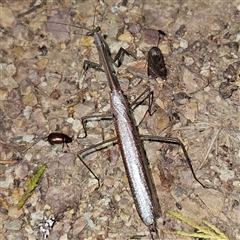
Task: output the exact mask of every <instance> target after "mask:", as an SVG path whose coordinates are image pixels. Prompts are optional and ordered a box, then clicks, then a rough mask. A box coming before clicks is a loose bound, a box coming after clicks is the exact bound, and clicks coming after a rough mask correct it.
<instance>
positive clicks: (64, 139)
mask: <svg viewBox="0 0 240 240" xmlns="http://www.w3.org/2000/svg"><path fill="white" fill-rule="evenodd" d="M47 139H48V142H49V143H50V144H52V145H53V144H61V143H62V144H63V147H64V143H65V144H66V145H67V144H68V143H70V142H72V138H71V137H69V136H68V135H66V134H64V133H50V134H49V135H48V137H47ZM67 146H68V145H67Z"/></svg>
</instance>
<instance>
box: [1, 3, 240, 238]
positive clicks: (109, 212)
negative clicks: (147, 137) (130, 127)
mask: <svg viewBox="0 0 240 240" xmlns="http://www.w3.org/2000/svg"><path fill="white" fill-rule="evenodd" d="M0 4H1V5H0V12H1V15H0V18H1V21H0V25H1V40H0V41H1V50H0V56H1V68H0V71H1V82H0V100H1V102H0V104H1V105H0V106H1V108H0V118H1V124H0V131H1V135H0V136H1V138H0V148H1V157H0V161H1V162H0V163H1V165H0V190H1V193H0V203H1V204H0V215H1V216H0V219H1V220H2V221H1V224H0V238H1V239H9V240H17V239H31V240H35V239H44V235H46V232H45V233H44V232H43V227H44V228H47V227H46V225H47V224H46V221H47V220H49V219H51V218H55V220H56V221H55V224H54V226H53V228H50V235H49V237H48V239H50V240H52V239H54V240H56V239H61V240H65V239H99V240H100V239H130V238H131V239H151V236H150V235H149V232H148V229H147V227H146V226H145V225H144V224H143V223H142V221H141V219H140V217H139V216H138V214H137V211H136V209H135V206H134V202H133V198H132V195H131V193H130V189H129V186H128V180H127V177H126V174H125V170H124V166H123V163H122V160H121V156H120V153H119V149H118V147H117V146H109V147H106V148H104V149H102V150H101V151H92V154H89V155H87V156H85V161H86V162H87V164H88V166H89V167H90V168H91V169H92V171H93V172H94V173H95V174H96V175H97V176H99V178H100V182H101V187H100V188H98V184H97V181H96V179H95V178H94V177H93V175H92V174H91V173H90V172H89V171H88V170H87V168H86V167H85V166H84V165H83V164H82V162H81V161H80V160H79V158H77V153H78V152H79V151H80V150H81V149H83V148H84V147H87V146H91V145H92V144H96V143H98V142H101V141H102V140H103V139H105V140H106V139H109V138H112V137H114V136H115V131H114V127H113V124H112V121H111V120H105V121H88V123H87V128H88V136H87V137H86V138H81V137H82V136H83V135H84V132H83V127H82V124H81V118H82V117H84V116H88V115H96V114H98V115H99V114H104V113H106V112H109V111H110V103H109V88H108V84H107V82H106V77H105V74H104V72H101V71H96V70H95V69H89V70H87V71H84V70H83V62H84V60H89V61H93V62H98V61H99V57H98V55H97V51H96V48H95V46H94V43H93V39H92V37H87V36H86V35H85V34H86V29H92V26H93V23H94V24H95V25H99V26H100V27H101V33H102V35H106V36H107V38H106V42H107V43H108V45H109V47H110V49H111V53H112V54H113V56H114V55H115V54H116V53H117V50H118V49H119V48H120V47H124V48H125V49H127V50H128V51H129V52H130V53H131V54H132V55H133V56H135V58H133V57H131V56H126V57H125V59H124V61H123V65H122V66H121V67H120V68H118V69H117V70H116V71H117V72H118V76H119V77H118V78H119V82H120V85H121V86H122V89H123V90H124V92H125V94H126V95H127V96H128V99H129V101H130V102H132V101H133V100H134V99H135V98H136V97H137V96H138V95H139V93H141V92H143V91H144V89H145V88H146V86H148V87H150V88H151V89H152V90H153V92H154V101H153V108H154V110H155V112H154V114H153V115H152V116H149V114H145V113H146V110H147V109H148V103H147V101H145V102H143V104H141V105H139V106H138V107H137V108H136V109H135V110H134V116H135V118H136V122H137V123H140V125H139V132H140V133H141V134H151V135H159V136H167V137H177V138H179V139H181V141H182V142H183V143H184V145H185V146H186V149H187V151H188V154H189V156H190V158H191V161H192V164H193V168H194V169H195V171H196V175H197V176H198V178H199V179H200V181H202V182H203V183H204V184H206V185H211V186H212V188H210V189H205V188H203V187H202V186H200V185H199V183H197V182H196V181H195V180H194V179H193V177H192V175H191V172H190V170H189V168H188V167H187V165H186V162H185V159H184V155H183V153H182V151H181V150H180V149H179V147H178V146H175V145H171V144H170V145H169V144H160V143H155V142H151V143H149V142H145V143H144V147H145V150H146V153H147V156H148V160H149V163H150V165H151V172H152V175H153V179H154V183H155V186H156V191H157V195H158V198H159V201H160V205H161V216H160V218H159V219H158V220H157V228H158V231H159V232H160V233H161V234H160V235H161V239H164V240H167V239H168V240H170V239H193V238H190V237H180V236H177V235H175V234H174V231H175V230H184V231H187V232H192V231H193V229H192V228H190V227H188V226H186V224H184V223H183V222H180V221H178V220H176V219H174V218H173V217H171V216H170V215H168V214H167V211H168V210H169V209H171V210H174V211H176V212H179V213H181V214H182V215H184V216H186V217H188V218H189V219H191V220H193V221H195V222H197V223H201V220H203V219H206V220H208V221H209V222H211V223H212V224H214V225H215V226H216V227H218V228H219V229H220V230H221V231H222V232H224V233H225V234H226V235H227V236H228V238H229V239H231V240H235V239H236V240H237V239H238V240H240V227H239V226H240V204H239V197H240V178H239V174H238V173H239V172H240V150H239V142H240V125H239V122H240V121H239V120H240V114H239V105H240V95H239V86H240V61H239V53H240V48H239V42H240V1H239V0H232V1H230V0H218V1H207V0H203V1H187V0H185V1H184V0H182V1H181V0H170V1H160V0H158V1H157V0H156V1H154V0H150V1H146V2H143V1H142V0H140V1H134V0H129V1H127V0H123V1H116V0H113V1H110V0H108V1H105V2H100V4H98V5H97V4H96V1H95V0H91V1H78V0H75V1H74V0H73V1H67V0H62V1H53V0H45V1H44V0H42V1H41V0H39V1H38V0H35V1H30V0H23V1H11V0H10V1H7V0H5V1H1V3H0ZM96 5H97V7H96ZM76 26H82V27H84V28H85V30H84V29H82V28H80V27H76ZM157 30H161V31H162V32H164V33H165V35H164V36H161V38H160V39H159V33H158V31H157ZM157 45H158V47H159V48H160V49H161V51H162V53H163V55H164V59H165V63H166V67H167V73H168V74H167V78H166V79H161V78H156V79H154V78H148V77H147V67H146V66H147V64H146V58H147V52H148V50H149V49H150V48H151V47H152V46H157ZM144 115H145V117H144V119H142V118H143V116H144ZM51 132H61V133H65V134H67V135H69V136H71V137H72V138H73V142H72V143H69V144H68V146H69V147H67V146H66V145H64V147H62V145H61V144H55V145H50V144H49V143H48V141H47V140H46V138H47V136H48V135H49V134H50V133H51ZM43 164H46V165H47V168H46V170H45V172H44V173H43V175H42V177H41V178H40V180H39V183H38V186H37V187H36V188H35V190H34V191H33V192H32V195H31V196H30V197H29V198H28V199H27V201H26V203H25V204H24V206H23V207H22V208H21V209H19V210H18V209H17V204H18V201H19V199H20V198H21V196H22V194H23V193H24V191H26V189H27V187H26V186H27V176H31V177H33V175H34V174H35V173H36V172H37V171H38V169H39V168H40V167H41V166H42V165H43ZM176 203H179V204H180V205H181V210H180V209H178V208H177V206H176ZM48 223H49V224H50V221H48ZM39 224H43V225H42V227H41V226H40V225H39Z"/></svg>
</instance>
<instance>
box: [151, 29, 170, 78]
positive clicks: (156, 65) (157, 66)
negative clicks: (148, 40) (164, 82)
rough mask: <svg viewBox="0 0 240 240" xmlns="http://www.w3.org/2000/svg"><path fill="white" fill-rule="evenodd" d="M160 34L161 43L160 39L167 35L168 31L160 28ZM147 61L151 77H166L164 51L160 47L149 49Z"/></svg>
mask: <svg viewBox="0 0 240 240" xmlns="http://www.w3.org/2000/svg"><path fill="white" fill-rule="evenodd" d="M158 34H159V40H158V44H159V41H160V39H162V38H163V37H164V36H166V33H165V32H163V31H162V30H158ZM158 44H157V45H158ZM147 62H148V70H147V71H148V76H149V77H151V78H157V77H160V78H162V79H166V77H167V69H166V66H165V62H164V58H163V55H162V52H161V50H160V49H159V48H158V47H152V48H151V49H150V50H149V51H148V57H147Z"/></svg>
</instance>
